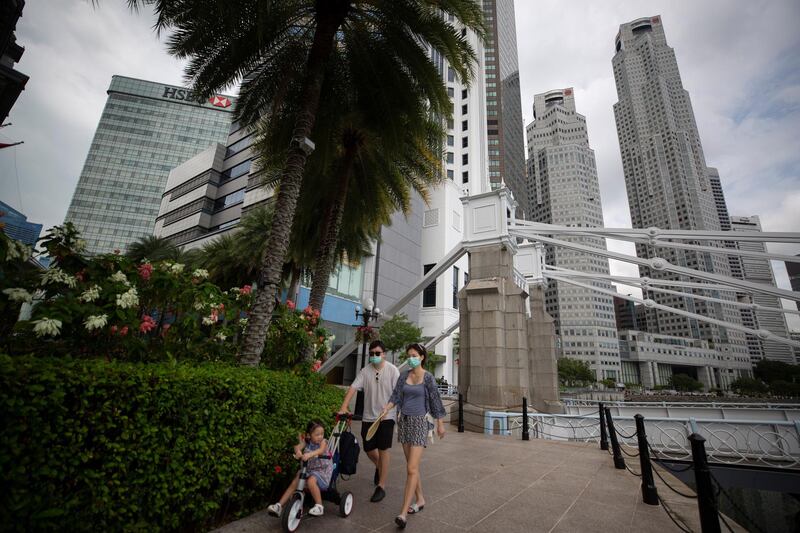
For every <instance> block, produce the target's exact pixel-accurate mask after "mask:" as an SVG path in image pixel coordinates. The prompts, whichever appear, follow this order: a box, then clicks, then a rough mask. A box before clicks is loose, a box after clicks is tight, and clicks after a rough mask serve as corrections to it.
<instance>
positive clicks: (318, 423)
mask: <svg viewBox="0 0 800 533" xmlns="http://www.w3.org/2000/svg"><path fill="white" fill-rule="evenodd" d="M317 428H323V430H324V429H325V424H323V423H322V421H320V420H317V419H314V420H312V421H311V422H309V423H308V425H307V426H306V438H310V437H311V434H312V433H313V432H314V430H315V429H317Z"/></svg>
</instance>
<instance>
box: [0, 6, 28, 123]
mask: <svg viewBox="0 0 800 533" xmlns="http://www.w3.org/2000/svg"><path fill="white" fill-rule="evenodd" d="M24 7H25V0H5V1H4V2H0V123H2V122H4V121H5V119H6V117H7V116H8V114H9V113H10V112H11V108H12V107H13V106H14V103H15V102H16V101H17V98H18V97H19V95H20V93H21V92H22V91H23V90H24V89H25V84H26V83H28V76H26V75H25V74H23V73H22V72H19V71H17V70H14V63H19V60H20V59H21V58H22V54H23V53H24V52H25V48H23V47H22V46H20V45H18V44H17V37H16V35H14V31H15V30H16V28H17V21H18V20H19V19H20V17H22V9H23V8H24Z"/></svg>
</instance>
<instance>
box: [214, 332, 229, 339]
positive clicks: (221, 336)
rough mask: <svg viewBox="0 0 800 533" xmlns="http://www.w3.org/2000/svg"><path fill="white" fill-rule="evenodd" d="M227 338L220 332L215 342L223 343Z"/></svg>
mask: <svg viewBox="0 0 800 533" xmlns="http://www.w3.org/2000/svg"><path fill="white" fill-rule="evenodd" d="M227 338H228V336H227V335H225V334H224V333H222V332H221V331H220V332H219V333H217V340H220V341H224V340H225V339H227Z"/></svg>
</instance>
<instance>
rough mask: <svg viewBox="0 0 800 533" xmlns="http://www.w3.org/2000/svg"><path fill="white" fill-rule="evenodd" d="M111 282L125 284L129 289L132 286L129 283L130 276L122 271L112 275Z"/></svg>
mask: <svg viewBox="0 0 800 533" xmlns="http://www.w3.org/2000/svg"><path fill="white" fill-rule="evenodd" d="M111 281H116V282H117V283H124V284H125V285H127V286H128V287H130V286H131V284H130V282H129V281H128V276H126V275H125V273H124V272H123V271H122V270H117V271H116V272H114V273H113V274H112V275H111Z"/></svg>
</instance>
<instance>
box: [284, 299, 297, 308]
mask: <svg viewBox="0 0 800 533" xmlns="http://www.w3.org/2000/svg"><path fill="white" fill-rule="evenodd" d="M295 307H297V306H296V305H295V303H294V302H293V301H291V300H286V308H287V309H292V310H294V308H295Z"/></svg>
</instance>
